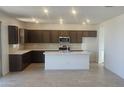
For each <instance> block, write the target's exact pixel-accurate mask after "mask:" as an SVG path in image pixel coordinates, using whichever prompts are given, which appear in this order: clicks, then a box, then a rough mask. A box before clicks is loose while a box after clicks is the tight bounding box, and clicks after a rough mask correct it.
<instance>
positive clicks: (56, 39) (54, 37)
mask: <svg viewBox="0 0 124 93" xmlns="http://www.w3.org/2000/svg"><path fill="white" fill-rule="evenodd" d="M50 34H51V43H58V42H59V33H58V31H51V32H50Z"/></svg>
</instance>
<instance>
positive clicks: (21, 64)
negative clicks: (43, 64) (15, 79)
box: [9, 52, 31, 72]
mask: <svg viewBox="0 0 124 93" xmlns="http://www.w3.org/2000/svg"><path fill="white" fill-rule="evenodd" d="M30 62H31V58H30V52H28V53H25V54H9V71H10V72H14V71H22V70H24V69H25V68H26V67H27V66H28V65H29V64H30Z"/></svg>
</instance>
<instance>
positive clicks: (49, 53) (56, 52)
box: [44, 51, 90, 55]
mask: <svg viewBox="0 0 124 93" xmlns="http://www.w3.org/2000/svg"><path fill="white" fill-rule="evenodd" d="M44 54H45V55H54V54H55V55H63V54H64V55H66V54H86V55H89V54H90V52H89V51H68V52H67V51H45V52H44Z"/></svg>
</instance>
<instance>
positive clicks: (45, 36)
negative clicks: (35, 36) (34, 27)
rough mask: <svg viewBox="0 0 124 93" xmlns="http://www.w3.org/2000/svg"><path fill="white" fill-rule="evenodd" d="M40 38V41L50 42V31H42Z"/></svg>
mask: <svg viewBox="0 0 124 93" xmlns="http://www.w3.org/2000/svg"><path fill="white" fill-rule="evenodd" d="M40 32H41V31H40ZM42 38H43V42H42V43H50V42H51V39H50V31H42Z"/></svg>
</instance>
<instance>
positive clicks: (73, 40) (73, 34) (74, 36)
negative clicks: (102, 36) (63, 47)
mask: <svg viewBox="0 0 124 93" xmlns="http://www.w3.org/2000/svg"><path fill="white" fill-rule="evenodd" d="M69 36H70V43H76V42H77V32H76V31H70V32H69Z"/></svg>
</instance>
